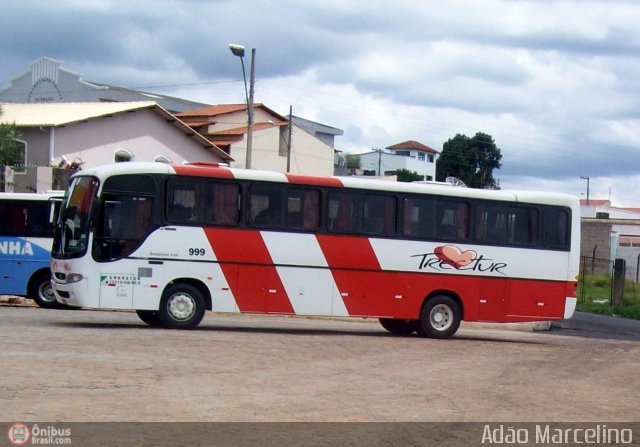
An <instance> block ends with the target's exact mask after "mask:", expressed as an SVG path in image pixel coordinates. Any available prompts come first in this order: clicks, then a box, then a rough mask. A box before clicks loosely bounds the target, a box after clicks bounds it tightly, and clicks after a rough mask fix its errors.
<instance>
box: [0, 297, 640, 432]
mask: <svg viewBox="0 0 640 447" xmlns="http://www.w3.org/2000/svg"><path fill="white" fill-rule="evenodd" d="M638 359H640V342H638V341H629V340H611V339H607V338H606V337H603V338H596V337H591V338H584V337H576V336H565V335H562V332H552V333H549V332H533V331H527V330H505V329H504V328H500V327H496V326H482V325H478V324H464V323H463V326H462V328H461V330H460V331H459V332H458V334H457V335H456V336H455V337H454V338H453V339H451V340H432V339H420V338H417V337H415V336H414V337H408V338H403V337H395V336H392V335H389V334H388V333H387V332H385V331H384V330H383V329H382V328H381V327H380V326H379V324H378V323H377V321H374V320H348V321H345V320H328V319H312V318H300V317H273V316H224V315H215V314H211V313H208V314H207V315H206V317H205V320H204V321H203V322H202V324H201V326H200V327H199V328H198V329H197V330H194V331H172V330H165V329H153V328H150V327H148V326H146V325H145V324H143V323H142V322H141V321H140V320H139V319H138V318H137V316H136V315H135V313H133V312H111V311H85V310H45V309H40V308H37V307H34V306H20V305H13V304H2V305H0V365H1V371H2V377H1V378H0V391H1V392H0V420H1V421H25V422H27V421H64V422H74V421H76V422H79V421H101V422H105V421H115V422H118V421H157V422H159V421H192V422H194V421H254V422H261V421H281V422H282V421H317V422H321V421H361V422H367V421H387V422H396V421H408V422H411V421H584V422H588V421H620V422H622V421H637V420H638V415H640V397H639V396H640V362H638Z"/></svg>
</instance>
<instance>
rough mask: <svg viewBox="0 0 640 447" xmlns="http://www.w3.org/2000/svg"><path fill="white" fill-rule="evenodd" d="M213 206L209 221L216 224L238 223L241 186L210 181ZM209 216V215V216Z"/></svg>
mask: <svg viewBox="0 0 640 447" xmlns="http://www.w3.org/2000/svg"><path fill="white" fill-rule="evenodd" d="M209 186H210V187H211V188H212V190H213V191H212V198H213V206H212V207H210V210H211V212H212V214H213V215H212V217H211V218H207V219H206V221H207V222H211V223H213V224H215V225H237V224H238V210H239V209H240V188H239V187H238V185H236V184H231V183H210V184H209ZM207 217H208V216H207Z"/></svg>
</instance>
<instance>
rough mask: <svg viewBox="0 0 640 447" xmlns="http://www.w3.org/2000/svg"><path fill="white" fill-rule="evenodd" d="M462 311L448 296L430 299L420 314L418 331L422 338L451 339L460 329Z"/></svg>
mask: <svg viewBox="0 0 640 447" xmlns="http://www.w3.org/2000/svg"><path fill="white" fill-rule="evenodd" d="M461 320H462V309H461V308H460V305H459V304H458V302H457V301H456V300H454V299H453V298H451V297H450V296H447V295H437V296H434V297H432V298H429V299H428V300H427V301H426V303H424V306H422V312H420V320H419V321H418V324H417V327H416V330H417V332H418V335H419V336H421V337H430V338H450V337H452V336H453V334H455V333H456V331H457V330H458V328H459V327H460V321H461Z"/></svg>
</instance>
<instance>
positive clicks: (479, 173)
mask: <svg viewBox="0 0 640 447" xmlns="http://www.w3.org/2000/svg"><path fill="white" fill-rule="evenodd" d="M501 159H502V154H501V153H500V149H499V148H498V147H497V146H496V144H495V142H494V140H493V138H492V137H491V135H489V134H486V133H482V132H478V133H476V134H475V136H474V137H473V138H469V137H467V136H466V135H461V134H457V135H456V136H455V137H453V138H450V139H449V140H448V141H447V142H446V143H444V145H443V147H442V154H441V155H440V158H438V164H437V166H436V180H438V181H441V182H443V181H445V179H446V178H447V177H457V178H459V179H460V180H462V181H463V182H464V183H465V184H466V185H467V186H469V187H470V188H496V187H497V184H496V180H495V178H494V177H493V170H494V169H500V167H501V166H502V165H501V163H500V160H501Z"/></svg>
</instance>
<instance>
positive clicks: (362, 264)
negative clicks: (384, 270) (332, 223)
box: [316, 234, 380, 270]
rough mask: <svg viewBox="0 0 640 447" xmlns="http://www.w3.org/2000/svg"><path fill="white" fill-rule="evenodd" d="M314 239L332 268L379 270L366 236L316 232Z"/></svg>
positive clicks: (378, 264)
mask: <svg viewBox="0 0 640 447" xmlns="http://www.w3.org/2000/svg"><path fill="white" fill-rule="evenodd" d="M316 239H317V240H318V244H320V249H321V250H322V253H323V254H324V257H325V259H326V260H327V263H328V264H329V267H330V268H332V269H333V268H340V267H349V268H352V269H370V270H380V263H379V262H378V258H377V257H376V254H375V252H374V251H373V247H371V243H370V242H369V239H368V238H366V237H354V236H336V235H327V234H318V235H317V236H316Z"/></svg>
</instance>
